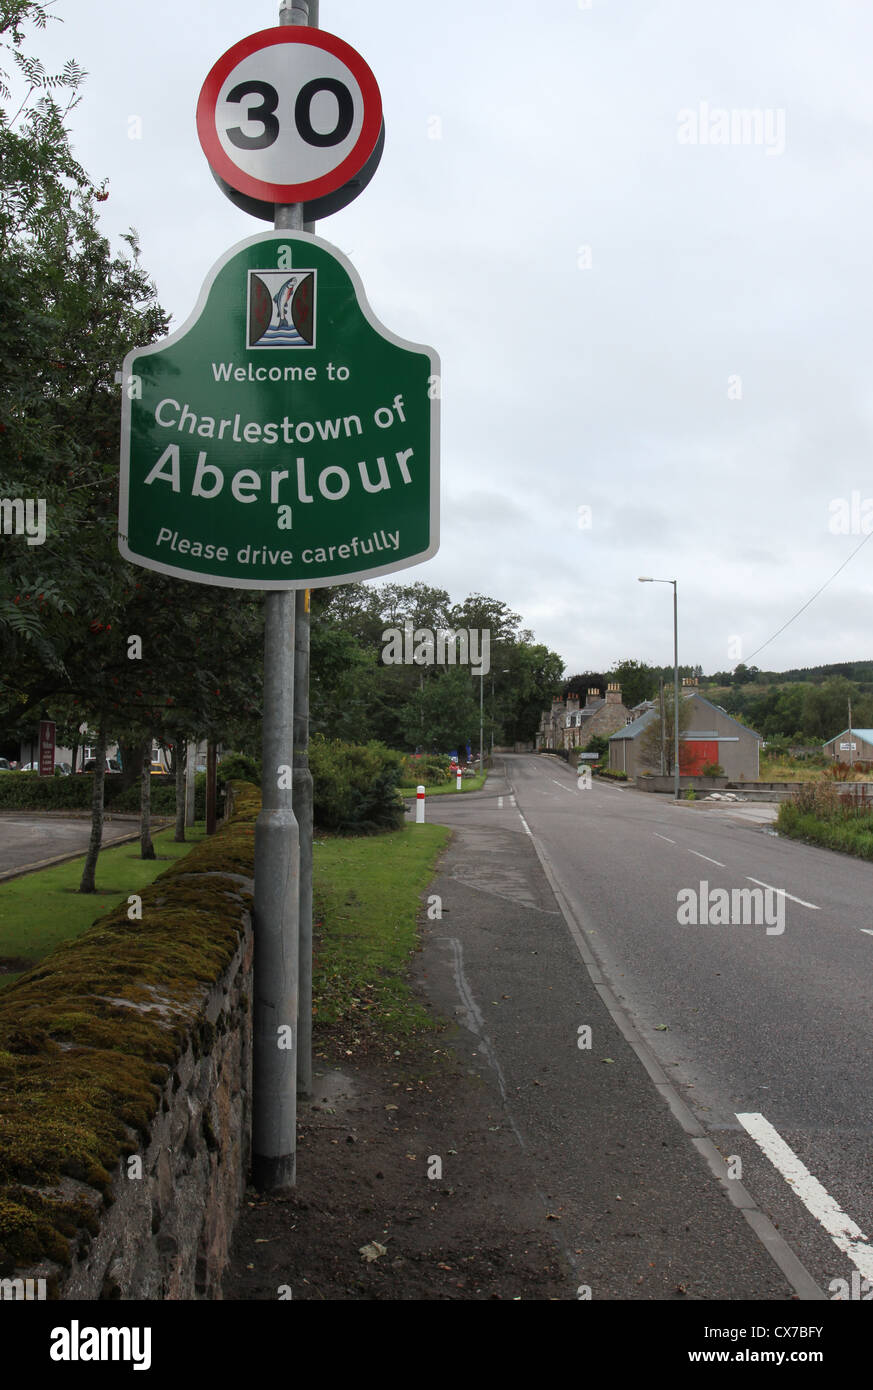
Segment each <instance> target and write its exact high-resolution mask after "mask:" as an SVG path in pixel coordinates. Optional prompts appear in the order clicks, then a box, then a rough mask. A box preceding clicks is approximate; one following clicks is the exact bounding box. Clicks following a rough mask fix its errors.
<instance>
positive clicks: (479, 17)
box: [37, 0, 873, 672]
mask: <svg viewBox="0 0 873 1390" xmlns="http://www.w3.org/2000/svg"><path fill="white" fill-rule="evenodd" d="M57 11H58V13H59V14H60V15H61V16H62V17H63V19H64V23H63V24H54V25H51V26H50V28H49V31H48V34H47V35H46V36H43V37H42V38H41V39H39V40H38V45H37V51H38V53H39V55H40V56H41V57H43V58H44V59H45V61H46V63H47V65H51V64H56V65H59V64H60V63H61V62H62V61H63V60H64V59H65V58H67V57H74V58H76V59H77V60H78V61H79V62H80V63H82V64H83V65H84V66H85V67H86V68H87V70H88V72H89V74H90V75H89V78H88V80H87V82H86V84H85V88H84V98H83V101H82V103H81V105H80V106H79V108H78V109H77V110H76V112H75V113H74V115H73V116H72V118H71V124H72V129H73V134H74V144H75V147H76V150H77V153H78V154H79V157H80V158H81V159H82V161H83V162H84V164H85V165H86V167H87V168H88V170H89V172H90V173H91V175H92V176H93V177H94V178H96V179H97V180H100V179H102V178H103V177H104V176H107V177H108V178H109V180H110V184H109V189H110V197H109V200H108V201H107V202H106V204H105V205H104V211H103V226H104V229H105V231H106V233H107V234H108V235H110V236H111V237H112V238H113V240H114V241H115V242H116V244H117V237H118V234H119V233H120V232H122V231H124V230H125V229H126V228H127V227H128V226H129V225H133V226H135V227H136V228H137V230H138V231H139V233H140V236H141V239H142V247H143V259H144V263H145V265H146V267H147V268H148V270H149V271H150V272H151V273H152V275H153V276H154V278H155V280H156V282H157V285H158V288H159V291H160V296H161V299H162V302H163V303H164V305H165V306H166V307H167V308H168V309H169V310H170V311H171V312H172V313H173V315H174V327H178V326H179V325H180V324H181V322H183V321H184V319H185V318H187V316H188V314H189V312H190V310H191V308H192V307H193V304H194V301H195V299H196V298H197V294H198V292H199V289H200V285H201V283H202V281H203V279H204V278H205V276H206V273H207V271H208V270H209V268H210V266H211V265H212V264H213V262H214V261H215V260H217V259H218V257H219V256H220V255H221V254H222V253H223V252H224V251H225V250H226V249H227V248H228V247H229V246H231V245H232V244H233V243H235V242H237V241H241V240H242V239H243V238H244V237H246V236H250V235H252V234H253V233H255V232H258V231H261V230H265V229H266V227H267V224H266V223H262V222H258V221H256V220H255V219H253V218H251V217H248V216H247V215H246V214H244V213H242V212H239V211H237V210H236V209H235V208H234V207H233V206H232V205H231V204H230V203H229V202H228V201H227V199H225V198H224V197H223V196H222V194H221V193H220V191H219V190H218V188H217V186H216V185H215V183H214V181H213V179H212V176H211V174H210V172H209V169H208V166H207V164H206V161H205V158H204V156H203V154H202V152H201V150H200V146H199V143H198V140H197V135H196V130H195V126H194V107H195V103H196V99H197V95H198V93H199V90H200V87H201V85H202V82H203V79H204V78H205V76H206V74H207V72H208V71H209V69H210V67H211V66H212V64H213V63H214V62H215V60H216V59H217V58H218V57H219V56H220V55H221V54H222V53H223V52H224V51H225V49H227V48H229V47H230V46H231V45H232V44H233V43H235V42H236V41H237V40H239V39H240V38H242V37H244V36H245V35H246V34H247V33H251V32H254V31H255V30H257V29H259V28H269V27H271V26H272V25H273V24H274V23H275V22H276V16H277V14H278V3H277V0H249V3H247V4H245V5H243V4H240V3H238V0H211V3H210V4H208V5H207V4H201V3H199V0H173V3H170V0H149V3H148V5H138V6H124V5H121V4H119V3H117V0H61V3H59V4H58V6H57ZM321 25H322V27H323V28H325V29H329V30H331V31H332V32H334V33H336V34H338V35H340V36H341V37H342V38H344V39H345V40H346V41H347V42H349V43H351V44H352V45H353V46H354V47H355V48H357V49H358V50H359V51H360V52H361V54H362V55H363V56H364V58H365V59H366V60H367V62H368V63H369V65H370V67H371V68H372V69H373V71H374V73H375V75H376V77H377V79H378V81H379V85H380V88H381V91H382V99H383V105H384V110H385V121H386V131H387V140H386V148H385V155H384V158H383V160H382V164H381V166H380V168H379V170H378V171H377V173H376V176H375V178H374V179H373V181H372V183H371V184H370V186H369V188H368V189H367V190H366V191H365V192H364V193H363V194H362V196H361V197H360V198H359V199H358V200H357V202H356V203H354V204H352V206H351V207H349V208H348V209H346V210H344V211H343V212H340V213H338V214H336V215H335V216H334V217H331V218H327V219H325V220H324V221H323V222H321V223H320V224H319V226H318V232H319V235H321V236H323V237H325V238H326V239H327V240H329V241H331V242H333V243H334V244H336V245H337V246H338V247H339V248H340V249H341V250H342V251H344V252H345V253H346V254H347V255H349V256H350V257H351V259H352V261H353V262H354V264H355V265H356V267H357V269H358V270H359V272H360V274H361V277H362V279H363V282H364V285H365V286H366V289H367V293H368V297H369V299H370V302H371V304H372V305H373V308H374V310H375V312H376V313H377V314H378V315H379V317H380V318H381V319H382V321H383V322H384V323H385V324H386V326H387V327H389V328H390V329H391V330H392V331H394V332H396V333H399V334H402V335H403V336H405V337H407V338H409V339H412V340H414V341H419V342H425V343H431V344H433V346H434V347H436V349H437V351H438V352H439V353H440V355H441V357H442V362H443V373H444V387H443V391H444V396H443V457H442V476H443V508H442V544H441V549H440V552H439V554H438V555H437V556H436V557H435V558H434V559H433V560H431V561H429V562H428V563H427V564H425V565H421V566H418V567H417V568H415V569H411V570H406V571H404V572H403V573H402V574H401V575H399V576H398V578H399V579H400V580H401V581H402V582H412V581H413V580H415V579H421V580H423V581H425V582H427V583H430V584H436V585H440V586H442V587H444V588H447V589H448V590H449V591H450V592H451V594H452V595H453V597H455V598H456V599H459V598H462V597H463V596H464V595H465V594H466V593H467V592H469V591H471V590H480V591H482V592H485V593H488V594H491V595H493V596H494V597H497V598H500V599H503V600H504V601H505V602H507V603H508V604H509V605H510V606H511V607H512V608H514V609H515V610H516V611H518V612H519V613H521V614H522V615H523V618H524V620H525V622H526V623H527V624H528V625H529V626H531V627H532V628H533V629H534V631H535V633H536V635H537V637H538V639H539V640H541V641H544V642H547V643H548V645H549V646H551V647H553V648H554V649H555V650H557V651H559V652H560V653H561V654H562V656H563V657H564V659H565V661H566V664H567V669H568V672H573V671H576V670H583V669H586V668H606V667H608V666H609V665H610V664H611V663H612V662H613V661H614V660H616V659H620V658H623V657H631V656H632V657H637V658H640V659H645V660H649V661H653V662H658V663H663V662H666V661H669V660H671V659H672V613H671V604H670V590H669V589H668V588H666V587H665V586H655V585H640V584H638V583H637V582H636V580H637V576H638V575H640V574H652V575H657V576H661V577H664V578H673V577H674V576H675V577H676V578H678V580H679V601H680V608H679V618H680V659H681V660H683V661H689V662H700V663H701V664H702V665H703V667H704V669H705V670H715V669H723V668H726V667H732V666H734V665H736V663H737V661H738V660H741V659H743V660H747V659H749V657H750V656H751V654H752V653H753V651H754V650H755V648H756V647H757V646H759V645H760V643H762V642H764V641H765V640H766V639H767V638H768V637H770V635H771V634H772V633H773V632H774V631H775V630H776V629H777V628H778V627H780V626H781V625H782V623H783V622H784V621H785V620H786V619H787V618H788V617H790V615H791V614H792V613H793V612H794V611H795V610H796V609H797V608H799V607H800V605H801V604H802V603H803V602H805V600H806V599H807V598H808V597H809V596H810V594H811V593H812V592H813V590H814V589H816V588H817V587H818V586H819V585H820V584H821V583H823V582H824V580H825V579H827V577H828V575H830V574H831V573H832V571H833V570H835V569H836V568H837V566H838V565H839V564H841V563H842V561H843V560H845V559H846V558H847V556H848V555H849V554H850V552H851V550H852V549H853V548H854V547H855V546H857V545H858V543H859V541H861V540H862V539H863V534H864V533H863V531H861V532H858V533H856V534H843V535H838V534H832V532H831V530H830V529H829V522H830V514H829V504H830V503H831V502H832V501H833V500H834V499H838V498H844V499H846V502H847V504H848V502H849V501H850V499H851V496H852V493H853V491H854V492H856V493H859V494H860V498H861V500H862V501H863V500H864V499H866V498H868V497H873V469H871V466H870V456H871V428H873V389H871V379H870V367H869V343H870V323H871V274H870V270H869V265H868V262H869V257H870V253H869V249H868V242H869V229H870V227H871V225H873V218H871V206H870V204H871V200H873V179H871V162H873V82H871V66H873V58H871V56H870V55H871V54H873V7H868V6H866V5H859V4H857V3H846V2H845V0H831V3H830V4H829V5H827V6H822V5H821V4H820V3H812V0H791V3H789V2H788V0H778V3H777V0H769V3H762V0H751V2H750V0H734V3H732V4H731V5H730V6H727V5H725V4H724V3H715V0H661V3H644V0H592V3H591V6H590V8H589V7H588V6H586V5H584V4H580V3H578V0H540V3H538V4H537V5H536V6H534V5H533V4H531V3H529V0H527V2H524V0H501V3H499V4H498V3H496V2H495V3H487V2H486V0H468V3H467V4H465V5H460V6H437V5H434V4H432V3H431V4H422V3H416V0H370V3H368V4H366V5H365V4H363V3H360V2H359V0H321ZM701 103H704V104H705V105H704V106H703V107H702V106H701ZM720 110H721V111H726V112H728V113H730V112H731V111H733V112H736V113H738V112H742V111H743V110H746V111H752V110H760V111H761V112H764V113H766V115H767V120H766V121H765V120H762V122H761V125H760V126H759V127H757V128H756V127H755V125H754V123H748V124H747V125H746V126H745V127H743V126H742V125H741V123H740V120H739V117H736V118H735V120H734V130H733V138H734V143H729V144H716V143H713V141H714V140H715V139H717V138H718V136H719V133H720V126H719V121H720V120H722V118H721V117H720V116H719V115H718V112H719V111H720ZM680 113H684V115H681V116H680ZM131 117H139V118H140V119H141V122H142V138H141V139H130V138H129V133H130V132H131V130H132V129H135V126H132V124H131ZM728 125H729V122H728ZM689 132H690V133H691V134H692V135H694V134H696V135H697V140H698V142H697V143H688V140H687V137H688V135H689ZM729 133H730V132H729ZM680 135H682V136H683V138H682V139H680ZM703 136H708V137H710V138H709V139H708V141H707V143H703V140H702V137H703ZM435 137H436V138H435ZM756 137H758V138H759V140H760V143H757V144H756V143H749V141H754V139H755V138H756ZM743 140H745V141H746V143H742V141H743ZM585 248H590V250H586V249H585ZM589 261H590V266H589ZM731 378H739V381H738V382H737V381H736V380H735V381H734V382H733V384H732V383H731ZM739 392H741V398H732V396H733V397H737V396H738V393H739ZM580 506H587V507H590V508H591V525H590V528H585V529H583V528H580V525H579V521H580V512H579V508H580ZM582 519H583V520H584V515H583V518H582ZM868 524H869V523H868ZM871 574H873V543H871V544H870V545H869V546H866V547H865V548H864V549H862V550H861V552H860V553H859V555H858V556H857V558H856V559H855V560H853V561H852V563H851V564H850V565H848V566H847V568H846V569H845V571H844V572H843V573H842V574H841V575H839V576H838V578H837V579H836V580H835V581H834V583H833V584H832V585H831V586H830V588H829V589H828V590H826V592H825V593H824V594H823V595H822V596H821V598H819V599H818V600H816V602H815V603H814V604H813V605H812V607H811V608H810V609H809V610H808V611H807V612H806V613H805V614H803V615H802V617H801V618H799V619H798V621H797V622H796V623H794V624H793V625H792V626H791V627H789V628H788V630H787V631H786V632H785V634H784V635H783V636H782V637H780V638H779V639H778V640H777V641H776V642H774V643H772V644H771V645H770V646H769V647H767V649H766V650H765V651H763V652H762V653H761V655H760V656H759V657H757V658H755V662H756V664H759V665H761V666H764V667H771V668H772V667H775V668H780V669H781V668H785V667H788V666H805V665H812V664H815V663H818V662H824V661H839V660H846V659H850V658H853V657H854V658H862V657H869V656H870V655H871V653H873V640H871V638H870V637H869V621H868V615H869V610H870V600H871V588H873V582H871Z"/></svg>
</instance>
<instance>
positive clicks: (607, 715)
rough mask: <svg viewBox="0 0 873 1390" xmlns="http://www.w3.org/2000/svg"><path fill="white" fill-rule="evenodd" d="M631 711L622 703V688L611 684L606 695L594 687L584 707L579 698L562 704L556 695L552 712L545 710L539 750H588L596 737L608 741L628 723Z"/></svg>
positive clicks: (540, 730) (540, 729)
mask: <svg viewBox="0 0 873 1390" xmlns="http://www.w3.org/2000/svg"><path fill="white" fill-rule="evenodd" d="M627 719H628V710H627V709H625V706H624V705H623V704H622V702H621V686H620V685H617V684H615V682H611V683H610V684H609V685H607V687H606V695H605V696H604V695H601V694H600V691H599V690H598V689H597V687H596V686H592V687H591V689H590V690H589V691H588V693H587V695H586V697H585V704H584V705H581V698H580V696H578V695H568V696H567V698H566V700H562V699H561V697H560V695H556V696H555V698H554V700H553V701H552V708H551V709H550V710H544V711H543V714H542V717H541V719H540V728H539V733H538V735H537V749H538V750H539V749H552V750H555V749H558V748H585V747H586V745H587V744H588V743H589V742H590V740H591V739H592V738H593V737H594V735H595V734H600V735H601V736H602V737H604V738H605V737H608V735H609V734H611V733H612V732H613V730H614V729H620V728H622V727H623V725H624V724H626V723H627Z"/></svg>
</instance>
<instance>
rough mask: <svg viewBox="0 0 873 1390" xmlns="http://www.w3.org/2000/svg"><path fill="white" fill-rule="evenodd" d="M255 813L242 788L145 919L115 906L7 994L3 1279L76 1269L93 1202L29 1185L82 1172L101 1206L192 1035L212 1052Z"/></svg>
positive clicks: (0, 1161)
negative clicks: (34, 1270)
mask: <svg viewBox="0 0 873 1390" xmlns="http://www.w3.org/2000/svg"><path fill="white" fill-rule="evenodd" d="M259 810H260V796H259V794H258V792H257V791H256V790H255V789H254V788H249V787H246V786H239V785H238V786H237V787H236V788H235V806H234V818H233V820H232V821H230V822H228V823H227V824H226V825H224V826H222V828H221V829H220V830H219V831H218V833H217V834H216V835H214V836H210V838H209V839H207V840H206V841H204V842H203V844H201V845H199V846H198V847H197V848H196V849H194V850H192V852H191V853H190V854H189V855H187V856H186V858H185V859H184V860H180V861H178V862H177V863H175V864H174V865H173V866H172V867H171V868H170V869H168V870H167V871H166V872H165V873H163V874H162V875H161V876H160V877H159V878H157V879H156V880H155V881H154V883H153V884H151V885H150V886H149V887H147V888H145V889H143V890H142V892H141V897H142V919H141V920H140V921H130V920H129V919H128V917H127V910H126V907H125V906H121V907H118V908H116V909H115V910H114V911H112V912H110V913H107V915H106V916H105V917H101V918H100V919H99V920H98V921H97V922H95V923H94V925H93V926H92V927H91V928H90V929H89V930H88V931H87V932H85V933H84V934H83V935H82V936H80V937H78V938H77V939H76V940H75V941H71V942H68V943H65V944H64V945H63V946H61V947H59V948H58V949H57V950H56V951H54V952H52V954H51V955H50V956H47V957H46V958H45V959H44V960H42V961H41V962H40V964H39V965H38V966H37V967H36V968H35V969H34V970H32V971H30V972H29V973H28V974H26V975H23V976H22V977H21V979H20V980H18V981H16V982H15V983H14V984H12V985H10V986H8V988H7V989H5V990H4V991H3V992H2V994H0V1275H5V1274H8V1273H10V1272H11V1270H12V1269H13V1268H14V1267H15V1266H16V1265H29V1264H32V1263H35V1262H36V1261H38V1260H39V1259H41V1258H45V1257H47V1258H49V1259H52V1260H56V1261H58V1262H59V1263H61V1264H67V1263H69V1260H70V1242H71V1240H73V1239H74V1238H78V1239H80V1240H81V1239H85V1240H87V1239H88V1233H89V1232H90V1233H91V1234H93V1233H94V1232H96V1229H97V1227H96V1220H95V1217H94V1215H93V1211H92V1209H91V1206H90V1205H89V1204H88V1203H87V1202H85V1201H81V1202H78V1203H71V1202H69V1201H65V1200H63V1199H62V1198H61V1197H60V1196H57V1195H54V1194H52V1192H51V1191H43V1192H39V1191H32V1190H31V1189H40V1188H42V1189H51V1188H53V1187H56V1186H57V1184H59V1183H60V1181H61V1179H62V1178H63V1177H68V1178H76V1179H78V1180H79V1181H81V1182H83V1183H86V1184H87V1185H88V1186H89V1187H91V1188H94V1189H95V1190H96V1192H97V1193H99V1194H100V1195H101V1196H102V1199H103V1202H104V1203H107V1202H108V1201H109V1200H110V1195H109V1194H110V1187H111V1175H112V1173H113V1171H114V1170H115V1169H116V1168H117V1166H118V1163H119V1161H120V1160H121V1159H122V1158H123V1157H124V1156H125V1155H126V1154H129V1153H131V1152H134V1151H135V1150H136V1149H137V1147H138V1142H142V1143H146V1142H147V1141H148V1137H149V1134H150V1130H151V1125H152V1122H153V1119H154V1116H155V1113H156V1111H157V1108H158V1105H159V1104H160V1097H161V1090H162V1088H163V1086H164V1085H165V1084H166V1082H167V1079H168V1077H169V1075H170V1073H171V1071H172V1070H173V1068H174V1067H175V1064H176V1062H177V1061H178V1059H179V1057H180V1055H181V1054H182V1052H183V1051H184V1049H185V1047H186V1046H187V1045H188V1042H189V1040H190V1041H191V1043H192V1044H193V1046H194V1050H195V1053H196V1054H197V1055H201V1054H202V1053H205V1052H208V1051H209V1049H210V1047H211V1046H212V1044H213V1042H214V1038H215V1027H214V1025H213V1024H212V1023H210V1022H209V1021H208V1020H207V1019H206V1018H204V1017H203V1015H202V1013H201V1006H202V1001H203V998H204V987H209V986H211V985H213V984H214V983H215V981H216V980H217V979H218V977H219V976H220V975H221V973H222V972H223V971H224V970H226V969H227V967H228V966H229V964H230V962H231V960H232V959H233V956H234V954H235V952H236V950H237V948H238V946H239V943H240V936H241V931H240V911H241V909H243V908H250V907H251V897H250V894H249V893H248V891H247V890H246V888H245V886H244V885H241V884H240V883H239V881H238V879H237V878H236V877H233V876H234V875H243V876H245V877H246V878H251V876H252V874H253V872H254V823H255V820H256V818H257V815H258V811H259ZM131 1130H132V1131H133V1132H134V1133H135V1134H136V1136H137V1140H136V1141H135V1140H133V1139H132V1138H131ZM213 1138H214V1136H213ZM208 1142H209V1141H208V1137H207V1143H208Z"/></svg>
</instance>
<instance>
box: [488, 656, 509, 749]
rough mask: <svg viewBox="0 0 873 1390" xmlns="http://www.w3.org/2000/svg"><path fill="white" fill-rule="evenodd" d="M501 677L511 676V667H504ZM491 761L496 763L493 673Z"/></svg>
mask: <svg viewBox="0 0 873 1390" xmlns="http://www.w3.org/2000/svg"><path fill="white" fill-rule="evenodd" d="M500 674H501V676H508V675H509V667H508V666H504V667H503V669H502V670H501V672H500ZM491 761H492V762H493V761H494V672H493V671H492V672H491Z"/></svg>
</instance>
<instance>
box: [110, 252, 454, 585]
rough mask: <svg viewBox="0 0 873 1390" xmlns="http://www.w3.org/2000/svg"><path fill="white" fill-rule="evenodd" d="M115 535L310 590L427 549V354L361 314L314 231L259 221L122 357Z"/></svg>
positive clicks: (192, 566) (409, 560) (431, 537)
mask: <svg viewBox="0 0 873 1390" xmlns="http://www.w3.org/2000/svg"><path fill="white" fill-rule="evenodd" d="M122 390H123V392H124V408H123V417H122V445H121V487H120V505H119V546H120V549H121V553H122V554H123V555H124V556H125V557H126V558H127V559H128V560H132V561H133V562H134V563H135V564H138V565H143V566H144V567H145V568H147V569H154V570H160V571H161V573H163V574H171V575H175V576H176V577H177V578H180V579H190V580H195V581H197V582H198V583H203V584H225V585H228V586H230V587H232V588H239V589H294V588H304V587H305V588H317V587H319V586H320V585H324V584H340V583H348V582H350V581H352V580H359V579H366V578H369V577H371V576H373V575H380V574H388V573H390V572H391V571H394V570H399V569H404V568H405V567H406V566H408V565H415V564H419V563H420V562H421V561H422V560H426V559H428V558H429V557H430V556H431V555H434V554H435V553H436V551H437V549H438V545H439V534H438V531H439V478H438V460H439V397H440V368H439V359H438V357H437V355H436V353H434V352H433V350H432V349H431V348H428V347H422V346H421V345H419V344H416V343H408V342H406V341H405V340H404V339H402V338H398V337H397V336H396V334H393V333H390V332H389V331H388V330H387V329H386V328H384V327H383V325H382V324H380V323H379V321H378V320H377V319H376V317H375V316H374V314H373V312H372V310H371V308H370V306H369V304H368V303H367V299H366V296H365V294H364V290H363V287H362V285H361V282H360V279H359V277H358V275H357V273H356V271H355V269H354V267H353V266H352V265H351V264H350V263H349V261H348V260H347V259H346V258H345V256H343V255H342V254H341V252H339V251H337V249H336V248H335V247H333V246H331V245H330V244H329V243H328V242H326V241H323V240H322V239H321V238H320V237H315V236H310V235H309V234H307V233H304V232H284V231H281V232H266V233H263V234H261V235H259V236H254V237H250V238H249V239H248V240H247V241H244V242H241V243H240V244H239V245H237V246H235V247H233V248H232V249H231V250H230V251H229V252H228V253H227V254H226V255H225V256H223V257H222V259H221V260H220V261H219V262H218V264H217V265H215V266H214V267H213V269H212V271H211V273H210V275H209V277H208V279H207V281H206V284H205V285H204V287H203V290H202V291H201V295H200V299H199V301H198V304H197V307H196V309H195V311H194V314H193V316H192V318H191V319H189V321H188V322H187V323H186V324H185V325H184V327H183V328H181V329H180V330H179V332H178V333H175V334H172V335H171V336H170V337H169V338H166V339H164V340H163V341H162V342H161V343H158V344H155V345H153V346H151V347H146V348H137V349H135V350H134V351H133V352H131V353H129V354H128V356H127V357H126V358H125V362H124V372H123V381H122Z"/></svg>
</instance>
